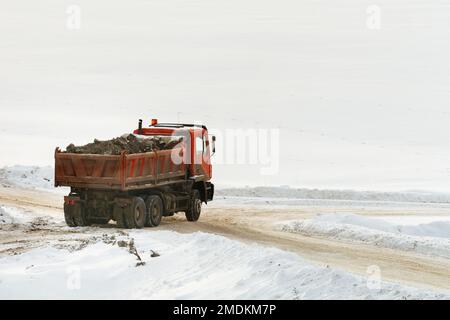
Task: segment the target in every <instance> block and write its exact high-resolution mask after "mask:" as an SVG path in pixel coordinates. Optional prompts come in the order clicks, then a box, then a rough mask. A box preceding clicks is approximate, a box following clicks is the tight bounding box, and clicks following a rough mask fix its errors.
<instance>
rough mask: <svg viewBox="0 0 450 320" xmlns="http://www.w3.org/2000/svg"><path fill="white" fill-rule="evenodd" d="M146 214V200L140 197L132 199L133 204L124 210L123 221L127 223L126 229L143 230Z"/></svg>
mask: <svg viewBox="0 0 450 320" xmlns="http://www.w3.org/2000/svg"><path fill="white" fill-rule="evenodd" d="M146 213H147V209H146V207H145V202H144V200H143V199H142V198H140V197H133V198H132V199H131V204H130V205H129V206H128V207H126V208H125V210H124V215H123V218H124V219H123V220H124V222H125V227H126V228H129V229H133V228H137V229H141V228H143V227H144V225H145V216H146Z"/></svg>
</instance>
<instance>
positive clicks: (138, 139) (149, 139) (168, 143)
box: [65, 134, 183, 155]
mask: <svg viewBox="0 0 450 320" xmlns="http://www.w3.org/2000/svg"><path fill="white" fill-rule="evenodd" d="M182 141H183V138H182V137H171V136H167V137H165V136H139V135H135V134H124V135H122V136H120V137H117V138H114V139H111V140H106V141H100V140H97V139H94V142H92V143H88V144H86V145H84V146H75V145H74V144H70V145H68V146H67V148H66V151H65V152H66V153H84V154H105V155H120V154H121V153H122V151H126V152H127V153H129V154H133V153H145V152H151V151H159V150H170V149H173V148H174V147H175V146H177V145H178V144H179V143H181V142H182Z"/></svg>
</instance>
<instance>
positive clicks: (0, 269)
mask: <svg viewBox="0 0 450 320" xmlns="http://www.w3.org/2000/svg"><path fill="white" fill-rule="evenodd" d="M128 236H129V237H132V238H134V244H135V247H136V249H137V252H138V253H139V256H140V257H141V258H142V260H143V262H145V264H141V265H140V266H137V264H136V262H137V258H136V255H134V254H130V252H129V251H128V250H127V248H123V247H119V246H117V245H116V244H114V243H112V244H111V243H109V244H108V243H105V242H101V241H100V242H97V243H94V244H90V245H88V246H86V247H84V248H81V249H80V250H76V251H73V252H70V254H69V252H68V251H67V250H65V249H57V248H55V247H52V246H46V247H41V248H38V249H33V250H31V251H28V252H26V253H23V254H21V255H16V256H8V257H3V258H0V278H1V279H2V281H1V282H0V298H2V299H14V298H21V299H29V298H32V299H38V298H56V299H81V298H82V299H94V298H96V299H106V298H109V299H211V298H214V299H445V298H447V299H448V298H449V297H448V296H446V295H444V294H441V293H434V292H431V291H426V290H422V289H420V290H419V289H415V288H411V287H406V286H403V285H399V284H395V283H389V282H384V281H382V282H380V283H379V287H373V286H371V285H369V283H371V282H369V280H368V278H366V277H363V276H356V275H353V274H350V273H347V272H344V271H341V270H338V269H333V268H329V267H327V266H323V267H321V266H317V265H313V264H311V263H309V262H306V261H304V260H302V259H301V258H300V257H298V256H297V255H295V254H293V253H289V252H285V251H281V250H278V249H274V248H267V247H262V246H258V245H247V244H243V243H241V242H238V241H234V240H229V239H227V238H224V237H221V236H216V235H211V234H205V233H200V232H197V233H193V234H179V233H176V232H171V231H156V232H149V231H148V230H137V231H131V232H130V233H129V235H128ZM155 252H157V253H158V255H155V254H154V253H155Z"/></svg>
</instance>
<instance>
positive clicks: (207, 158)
mask: <svg viewBox="0 0 450 320" xmlns="http://www.w3.org/2000/svg"><path fill="white" fill-rule="evenodd" d="M193 141H194V148H193V149H194V150H193V151H194V170H195V175H204V176H205V180H210V179H211V176H212V166H211V153H210V142H209V139H208V132H207V131H206V130H205V129H202V130H195V131H194V139H193Z"/></svg>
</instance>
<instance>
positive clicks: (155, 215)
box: [145, 195, 163, 227]
mask: <svg viewBox="0 0 450 320" xmlns="http://www.w3.org/2000/svg"><path fill="white" fill-rule="evenodd" d="M145 204H146V206H147V215H146V219H145V226H146V227H157V226H159V224H160V223H161V218H162V216H163V202H162V200H161V198H160V197H159V196H157V195H153V196H149V197H148V198H147V201H146V202H145Z"/></svg>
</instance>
